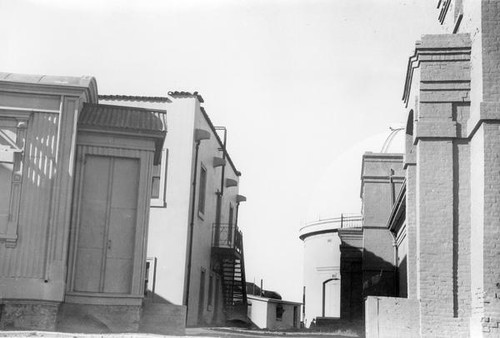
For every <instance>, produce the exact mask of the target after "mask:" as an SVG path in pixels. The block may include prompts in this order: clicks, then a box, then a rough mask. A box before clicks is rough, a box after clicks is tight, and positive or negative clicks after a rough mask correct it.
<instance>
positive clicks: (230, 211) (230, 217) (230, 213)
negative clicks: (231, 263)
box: [227, 204, 234, 246]
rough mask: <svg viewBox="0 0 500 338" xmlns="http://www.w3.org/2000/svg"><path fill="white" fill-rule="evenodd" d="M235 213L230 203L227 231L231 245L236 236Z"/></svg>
mask: <svg viewBox="0 0 500 338" xmlns="http://www.w3.org/2000/svg"><path fill="white" fill-rule="evenodd" d="M233 214H234V208H233V206H232V205H231V204H230V205H229V220H228V223H227V233H228V234H227V239H228V242H229V246H231V244H232V243H233V238H234V235H233Z"/></svg>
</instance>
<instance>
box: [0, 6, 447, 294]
mask: <svg viewBox="0 0 500 338" xmlns="http://www.w3.org/2000/svg"><path fill="white" fill-rule="evenodd" d="M436 5H437V0H436V1H432V0H427V1H422V0H401V1H398V0H357V1H352V0H183V1H166V0H165V1H162V0H148V1H126V0H122V1H118V0H83V1H76V0H15V1H14V0H0V46H1V53H0V71H2V72H12V73H28V74H48V75H65V76H81V75H91V76H94V77H96V79H97V83H98V90H99V93H100V94H122V95H147V96H166V93H167V92H168V91H175V90H179V91H181V90H182V91H191V92H193V91H198V92H199V93H200V94H201V95H202V96H203V98H204V100H205V103H204V107H205V109H206V111H207V113H208V114H209V115H210V117H211V119H212V121H213V122H214V124H215V125H223V126H226V127H227V129H228V151H229V153H230V156H231V158H232V159H233V161H234V163H235V165H236V167H237V169H238V170H240V171H241V172H242V177H241V180H240V194H243V195H245V196H246V197H247V199H248V200H247V202H245V203H244V204H242V205H241V207H240V213H239V226H240V228H241V229H242V231H243V233H244V245H245V266H246V277H247V281H250V282H252V281H255V282H256V283H257V284H259V283H260V280H261V279H263V281H264V288H265V289H269V290H275V291H277V292H278V293H280V294H281V295H282V296H283V298H284V299H287V300H293V301H301V299H302V284H303V283H302V264H303V263H302V261H303V260H302V255H303V251H302V249H303V248H302V242H301V241H300V240H299V238H298V230H299V228H300V227H302V226H303V225H304V224H305V223H306V222H307V221H308V219H307V210H310V209H311V205H312V208H314V203H315V202H316V201H318V196H315V192H317V191H318V185H321V184H322V183H321V182H323V181H322V180H321V177H324V176H325V173H326V174H329V170H330V169H331V167H332V163H339V161H340V160H339V159H342V158H343V156H345V154H346V152H347V153H348V152H349V149H350V148H351V147H355V145H356V144H358V143H359V142H362V141H363V140H365V139H366V138H368V137H370V136H373V135H376V134H380V133H383V132H387V131H388V127H389V125H391V124H393V123H397V122H399V123H403V122H405V120H406V112H405V109H404V106H403V103H402V101H401V97H402V93H403V85H404V80H405V73H406V66H407V62H408V57H409V56H410V55H411V53H412V52H413V49H414V46H415V41H416V40H418V39H419V38H420V37H421V35H422V34H429V33H438V32H440V27H439V26H438V21H437V15H438V11H437V9H436ZM340 162H341V161H340ZM352 170H353V171H358V172H359V171H360V168H358V167H353V168H352ZM359 186H360V182H359V180H349V181H346V182H342V183H339V184H338V185H336V186H332V187H331V191H332V193H333V194H336V193H338V194H343V193H347V192H349V191H356V192H359ZM321 188H322V189H320V190H323V191H324V190H328V189H325V187H324V186H323V187H321ZM358 207H359V205H358V204H356V205H353V206H352V208H353V209H357V208H358ZM332 208H334V206H332Z"/></svg>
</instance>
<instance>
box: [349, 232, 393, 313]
mask: <svg viewBox="0 0 500 338" xmlns="http://www.w3.org/2000/svg"><path fill="white" fill-rule="evenodd" d="M340 273H341V289H340V293H341V297H340V298H341V300H340V317H341V320H347V321H359V320H364V302H365V299H366V297H367V296H391V297H395V296H396V295H397V294H398V290H397V285H398V282H397V271H396V269H395V266H394V264H393V263H392V262H389V261H387V260H385V259H383V258H382V257H380V256H378V255H376V254H375V253H373V252H371V251H368V250H364V249H363V248H360V247H356V246H352V245H349V244H347V243H345V242H342V244H341V258H340Z"/></svg>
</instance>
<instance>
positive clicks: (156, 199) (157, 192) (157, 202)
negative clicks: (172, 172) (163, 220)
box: [151, 149, 168, 207]
mask: <svg viewBox="0 0 500 338" xmlns="http://www.w3.org/2000/svg"><path fill="white" fill-rule="evenodd" d="M167 164H168V150H167V149H163V150H162V152H161V160H160V163H158V164H157V165H154V166H153V174H152V184H151V206H152V207H164V206H166V198H165V195H166V191H167V189H166V188H167Z"/></svg>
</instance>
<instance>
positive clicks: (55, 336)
mask: <svg viewBox="0 0 500 338" xmlns="http://www.w3.org/2000/svg"><path fill="white" fill-rule="evenodd" d="M0 337H33V338H35V337H45V338H135V337H137V338H162V337H165V338H166V337H172V338H175V337H177V338H178V337H179V336H162V335H157V334H148V333H109V334H83V333H62V332H45V331H0ZM183 337H194V338H213V337H222V338H227V337H236V338H257V337H285V338H307V337H317V338H327V337H332V338H350V337H356V336H355V335H342V334H333V333H326V332H309V331H302V332H276V331H262V330H246V329H237V328H229V327H228V328H187V329H186V335H185V336H183Z"/></svg>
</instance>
